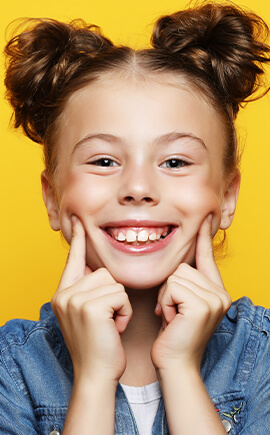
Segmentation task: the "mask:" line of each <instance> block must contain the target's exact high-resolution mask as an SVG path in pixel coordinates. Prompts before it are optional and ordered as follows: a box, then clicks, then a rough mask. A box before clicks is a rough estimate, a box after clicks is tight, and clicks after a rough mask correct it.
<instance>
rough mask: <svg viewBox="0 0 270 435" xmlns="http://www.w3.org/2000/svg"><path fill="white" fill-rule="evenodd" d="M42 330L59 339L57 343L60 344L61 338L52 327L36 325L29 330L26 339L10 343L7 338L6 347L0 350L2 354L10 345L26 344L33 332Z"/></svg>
mask: <svg viewBox="0 0 270 435" xmlns="http://www.w3.org/2000/svg"><path fill="white" fill-rule="evenodd" d="M41 330H43V331H46V332H48V333H49V334H50V335H51V337H52V338H53V339H54V340H57V343H56V344H57V345H59V340H58V337H57V335H56V334H53V333H52V331H51V330H50V329H48V328H46V327H45V326H37V327H35V328H34V329H32V330H31V331H29V332H28V333H27V335H26V336H25V337H24V340H23V341H16V342H15V341H14V342H12V343H8V342H7V341H6V340H5V343H6V347H4V348H3V349H1V350H0V355H1V354H2V353H4V352H6V351H7V350H8V349H9V348H10V347H12V346H24V345H25V344H26V342H27V341H28V339H29V337H30V336H31V335H32V334H33V333H35V332H37V331H41Z"/></svg>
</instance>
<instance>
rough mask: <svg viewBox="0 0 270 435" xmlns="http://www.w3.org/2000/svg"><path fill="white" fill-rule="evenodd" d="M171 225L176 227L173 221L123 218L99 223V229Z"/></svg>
mask: <svg viewBox="0 0 270 435" xmlns="http://www.w3.org/2000/svg"><path fill="white" fill-rule="evenodd" d="M167 225H169V226H173V227H176V226H178V225H176V224H175V223H172V222H168V221H153V220H148V219H125V220H120V221H110V222H106V223H105V224H103V225H101V227H100V228H101V229H105V228H109V227H112V228H121V227H130V228H147V227H148V228H149V227H165V226H167Z"/></svg>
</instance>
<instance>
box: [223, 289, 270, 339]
mask: <svg viewBox="0 0 270 435" xmlns="http://www.w3.org/2000/svg"><path fill="white" fill-rule="evenodd" d="M239 329H245V330H247V329H249V330H250V329H253V330H254V331H257V332H258V333H262V334H266V335H267V336H269V335H270V310H269V309H267V308H264V307H262V306H259V305H254V304H253V303H252V301H251V300H250V299H249V298H247V297H243V298H241V299H238V300H237V301H235V302H233V303H232V306H231V308H230V309H229V311H228V313H227V314H226V316H225V317H224V319H223V320H222V322H221V323H220V325H219V326H218V328H217V331H216V332H217V333H218V332H228V333H232V334H235V332H236V331H237V330H239Z"/></svg>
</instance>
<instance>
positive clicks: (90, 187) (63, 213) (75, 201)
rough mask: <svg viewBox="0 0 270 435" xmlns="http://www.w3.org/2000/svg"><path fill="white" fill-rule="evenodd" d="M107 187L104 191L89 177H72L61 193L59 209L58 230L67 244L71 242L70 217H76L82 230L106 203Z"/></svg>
mask: <svg viewBox="0 0 270 435" xmlns="http://www.w3.org/2000/svg"><path fill="white" fill-rule="evenodd" d="M107 196H108V186H107V188H106V189H105V187H104V188H103V187H102V186H101V185H100V184H97V183H94V181H93V180H90V176H89V177H78V176H77V177H76V176H72V177H70V179H69V183H68V184H67V185H66V186H65V189H64V190H63V192H62V196H61V201H60V204H59V209H60V229H61V231H62V233H63V235H64V237H65V239H66V241H67V242H68V243H70V241H71V236H72V226H71V217H72V215H75V216H77V217H78V218H79V219H80V221H81V222H82V224H83V226H84V228H87V223H89V220H91V219H92V220H93V219H94V218H95V217H96V216H97V215H98V213H99V212H100V210H101V209H103V207H104V205H105V204H106V203H107V202H108V198H107Z"/></svg>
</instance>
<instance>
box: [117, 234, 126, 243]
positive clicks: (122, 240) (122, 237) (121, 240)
mask: <svg viewBox="0 0 270 435" xmlns="http://www.w3.org/2000/svg"><path fill="white" fill-rule="evenodd" d="M117 240H118V241H119V242H124V241H125V240H126V236H125V234H123V233H121V232H120V233H119V234H118V236H117Z"/></svg>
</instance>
